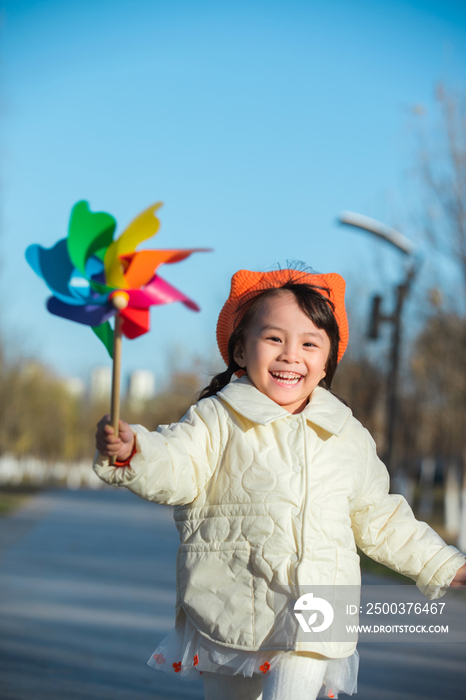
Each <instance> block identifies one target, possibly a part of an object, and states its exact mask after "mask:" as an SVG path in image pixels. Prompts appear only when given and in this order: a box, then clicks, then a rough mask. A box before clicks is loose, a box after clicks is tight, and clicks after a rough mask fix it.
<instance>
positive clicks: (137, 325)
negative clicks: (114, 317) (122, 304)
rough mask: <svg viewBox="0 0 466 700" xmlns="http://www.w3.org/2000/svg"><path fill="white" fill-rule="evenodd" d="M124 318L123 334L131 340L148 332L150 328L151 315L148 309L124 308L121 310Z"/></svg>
mask: <svg viewBox="0 0 466 700" xmlns="http://www.w3.org/2000/svg"><path fill="white" fill-rule="evenodd" d="M120 316H121V318H122V319H123V323H122V326H121V330H122V333H123V335H125V336H126V337H127V338H130V339H131V340H132V339H133V338H139V336H140V335H144V333H147V332H148V330H149V328H150V317H149V311H148V310H147V309H130V308H127V309H124V310H123V311H121V312H120Z"/></svg>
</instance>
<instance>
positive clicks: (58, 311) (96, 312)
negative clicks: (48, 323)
mask: <svg viewBox="0 0 466 700" xmlns="http://www.w3.org/2000/svg"><path fill="white" fill-rule="evenodd" d="M47 309H48V311H50V313H51V314H54V315H55V316H60V317H61V318H67V319H68V320H69V321H75V322H76V323H82V324H84V325H85V326H100V325H101V324H102V323H105V321H108V319H109V318H112V316H115V314H116V309H115V308H113V307H112V306H110V305H107V304H105V305H101V304H99V305H96V304H85V305H84V306H75V305H70V304H65V303H63V302H62V301H61V300H60V299H57V298H56V297H49V298H48V299H47Z"/></svg>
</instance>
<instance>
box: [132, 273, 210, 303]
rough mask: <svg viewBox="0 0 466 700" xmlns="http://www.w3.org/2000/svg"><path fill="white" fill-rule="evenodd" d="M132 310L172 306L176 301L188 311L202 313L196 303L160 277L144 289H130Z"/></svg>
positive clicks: (154, 278)
mask: <svg viewBox="0 0 466 700" xmlns="http://www.w3.org/2000/svg"><path fill="white" fill-rule="evenodd" d="M128 295H129V306H130V308H140V309H148V308H149V307H150V306H160V305H161V304H172V303H173V302H174V301H181V302H182V303H183V304H184V305H185V306H187V307H188V309H191V310H192V311H200V309H199V306H198V305H197V304H196V302H195V301H193V300H192V299H190V298H189V297H187V296H186V295H185V294H183V292H180V290H179V289H176V287H173V286H172V285H171V284H169V283H168V282H167V281H166V280H163V279H162V278H161V277H158V275H154V277H153V279H152V280H151V281H150V282H149V284H147V285H146V286H145V287H144V289H129V290H128Z"/></svg>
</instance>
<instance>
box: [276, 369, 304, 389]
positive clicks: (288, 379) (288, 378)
mask: <svg viewBox="0 0 466 700" xmlns="http://www.w3.org/2000/svg"><path fill="white" fill-rule="evenodd" d="M272 377H274V378H275V379H278V380H280V382H282V383H283V384H289V385H290V386H292V385H293V384H297V383H298V382H299V380H300V379H301V375H296V374H279V373H278V372H272Z"/></svg>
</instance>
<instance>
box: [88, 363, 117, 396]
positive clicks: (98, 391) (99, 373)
mask: <svg viewBox="0 0 466 700" xmlns="http://www.w3.org/2000/svg"><path fill="white" fill-rule="evenodd" d="M111 391H112V370H111V368H110V367H95V368H94V369H93V370H92V372H91V384H90V397H91V400H92V401H109V400H110V395H111Z"/></svg>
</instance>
